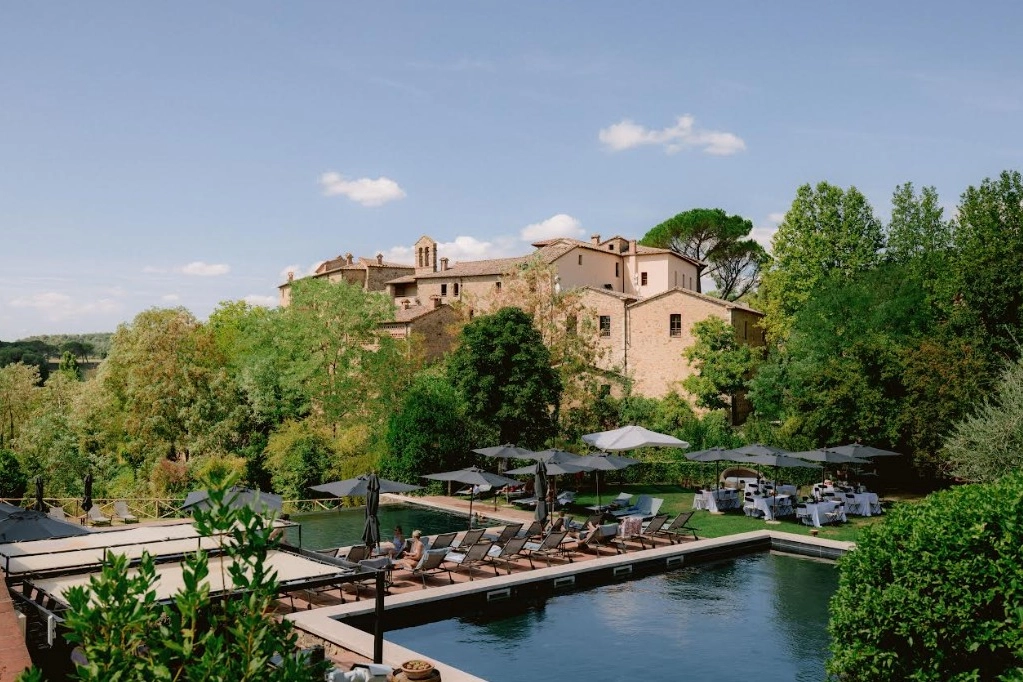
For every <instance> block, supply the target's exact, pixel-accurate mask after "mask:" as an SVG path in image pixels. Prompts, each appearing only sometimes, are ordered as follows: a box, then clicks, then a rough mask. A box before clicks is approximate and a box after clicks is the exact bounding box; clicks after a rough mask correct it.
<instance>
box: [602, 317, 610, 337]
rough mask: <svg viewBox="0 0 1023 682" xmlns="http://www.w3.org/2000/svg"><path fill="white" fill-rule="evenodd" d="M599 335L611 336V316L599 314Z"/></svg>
mask: <svg viewBox="0 0 1023 682" xmlns="http://www.w3.org/2000/svg"><path fill="white" fill-rule="evenodd" d="M600 335H601V336H611V316H610V315H601V316H600Z"/></svg>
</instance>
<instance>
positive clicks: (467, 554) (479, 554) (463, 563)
mask: <svg viewBox="0 0 1023 682" xmlns="http://www.w3.org/2000/svg"><path fill="white" fill-rule="evenodd" d="M489 551H490V543H489V542H477V543H476V544H474V545H473V546H471V547H469V549H467V550H465V551H464V552H448V554H447V556H446V557H445V561H447V562H448V563H452V564H455V568H453V569H451V570H452V571H457V570H459V569H462V568H468V569H469V580H472V572H473V570H474V569H475V568H476V567H477V566H480V565H482V564H483V563H485V562H486V560H487V553H488V552H489ZM450 574H451V571H448V575H449V576H450Z"/></svg>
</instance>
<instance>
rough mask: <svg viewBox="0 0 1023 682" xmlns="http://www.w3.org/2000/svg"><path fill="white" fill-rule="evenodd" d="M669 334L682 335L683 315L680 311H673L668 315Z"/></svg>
mask: <svg viewBox="0 0 1023 682" xmlns="http://www.w3.org/2000/svg"><path fill="white" fill-rule="evenodd" d="M668 335H669V336H675V337H678V336H682V315H680V314H679V313H672V314H671V315H670V316H669V317H668Z"/></svg>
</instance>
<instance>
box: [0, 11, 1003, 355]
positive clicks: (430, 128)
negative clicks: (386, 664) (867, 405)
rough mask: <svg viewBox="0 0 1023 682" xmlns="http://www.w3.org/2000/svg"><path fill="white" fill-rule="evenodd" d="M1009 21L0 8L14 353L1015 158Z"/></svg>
mask: <svg viewBox="0 0 1023 682" xmlns="http://www.w3.org/2000/svg"><path fill="white" fill-rule="evenodd" d="M1021 25H1023V4H1020V3H1014V2H986V3H951V2H935V1H933V0H932V1H930V2H926V3H924V2H899V3H891V2H872V1H861V2H844V3H840V2H826V3H820V2H819V3H810V2H783V1H781V0H779V1H778V2H761V1H755V2H728V3H706V2H704V3H696V2H683V1H681V0H675V1H668V2H635V3H625V2H621V1H618V2H602V1H599V0H587V1H586V2H583V1H579V2H559V3H554V2H533V1H528V0H520V1H518V2H509V3H497V2H486V1H474V2H411V1H409V2H384V1H379V2H372V3H357V2H334V1H331V2H306V1H302V0H296V1H294V2H287V3H280V2H275V3H271V2H258V1H245V2H230V1H224V2H216V3H209V2H187V1H179V2H173V3H139V2H102V3H85V2H71V1H66V2H56V1H55V2H37V3H4V4H3V6H2V7H0V340H6V341H11V340H15V339H18V338H23V337H25V336H29V335H34V334H47V333H86V332H101V331H113V330H114V329H115V328H116V327H117V325H118V324H121V323H124V322H130V321H131V319H132V318H133V317H134V316H135V315H136V314H137V313H138V312H140V311H142V310H145V309H147V308H151V307H171V306H184V307H186V308H188V309H189V310H191V311H192V312H193V313H194V314H195V315H196V316H197V317H199V318H200V319H203V318H205V317H206V316H207V315H208V314H209V313H210V312H211V311H212V310H213V309H214V308H215V307H216V306H217V304H218V303H219V302H221V301H226V300H237V299H244V300H247V301H249V302H250V303H253V304H258V305H273V304H275V302H276V300H277V285H279V284H280V283H281V282H283V281H284V280H285V278H286V276H287V273H288V272H289V271H294V272H295V273H296V276H302V275H304V274H307V273H308V272H309V271H310V269H311V268H314V267H315V265H316V264H317V263H318V262H320V261H323V260H325V259H328V258H333V257H336V256H338V255H340V254H345V253H349V252H350V253H352V254H354V255H355V256H357V257H358V256H366V257H373V256H375V255H376V254H377V253H382V254H384V256H385V258H387V259H388V260H398V261H406V262H411V258H410V254H411V247H412V244H413V243H414V242H415V241H416V240H417V239H418V238H419V237H420V236H421V235H423V234H427V235H429V236H431V237H432V238H434V239H435V240H436V241H437V242H438V243H439V245H440V247H439V252H440V256H447V257H448V258H449V259H450V260H451V261H452V262H456V261H461V260H469V259H478V258H491V257H503V256H508V255H519V254H524V253H527V252H528V251H529V250H530V248H531V247H530V246H529V244H530V242H531V241H534V240H537V239H541V238H545V237H551V236H570V237H576V238H583V239H586V238H588V237H589V236H590V235H591V234H595V233H596V234H601V235H602V236H603V237H605V238H606V237H609V236H612V235H615V234H618V235H622V236H624V237H627V238H641V237H642V236H643V234H644V233H645V232H646V231H647V230H649V229H650V228H651V227H653V226H654V225H656V224H658V223H660V222H661V221H663V220H665V219H667V218H669V217H671V216H672V215H674V214H676V213H679V212H681V211H684V210H687V209H690V208H697V207H718V208H723V209H725V210H726V211H728V212H729V213H735V214H740V215H743V216H745V217H747V218H749V219H750V220H751V221H752V222H753V224H754V225H755V229H754V235H755V236H756V238H757V239H759V240H761V241H762V242H763V243H765V244H769V243H770V237H771V234H772V233H773V231H774V230H775V229H776V227H777V225H778V223H779V222H780V221H781V220H782V218H783V217H784V214H785V212H786V210H787V209H788V207H789V206H790V205H791V202H792V199H793V197H794V196H795V193H796V189H797V188H798V187H799V186H800V185H802V184H805V183H817V182H820V181H825V180H826V181H828V182H831V183H834V184H838V185H841V186H843V187H848V186H850V185H855V186H856V187H858V188H859V189H860V190H861V191H862V192H863V193H864V194H866V196H867V197H868V198H869V199H870V201H871V203H872V204H873V206H874V208H875V211H876V212H877V213H878V215H879V216H880V217H881V218H883V219H884V218H886V216H887V214H888V211H889V210H890V203H889V202H890V196H891V193H892V191H893V190H894V188H895V186H896V185H898V184H900V183H903V182H907V181H911V182H913V183H914V184H916V185H918V186H924V185H933V186H935V187H936V188H937V190H938V192H939V194H940V196H941V200H942V203H943V205H944V206H945V207H946V209H947V211H949V212H952V211H954V209H955V205H956V203H957V201H958V197H959V195H960V194H961V193H962V192H963V190H965V189H966V188H967V187H968V186H970V185H977V184H979V183H980V182H981V181H983V180H984V179H985V178H987V177H993V176H996V175H997V174H998V173H1000V172H1001V171H1003V170H1006V169H1019V168H1020V167H1021V165H1023V164H1021V162H1020V160H1021V158H1023V138H1021V136H1020V131H1021V130H1023V125H1021V124H1023V50H1021V49H1020V48H1019V30H1020V28H1019V27H1020V26H1021Z"/></svg>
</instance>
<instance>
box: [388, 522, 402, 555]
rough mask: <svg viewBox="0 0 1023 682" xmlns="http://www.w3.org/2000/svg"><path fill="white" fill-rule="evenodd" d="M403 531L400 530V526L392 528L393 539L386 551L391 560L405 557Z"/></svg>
mask: <svg viewBox="0 0 1023 682" xmlns="http://www.w3.org/2000/svg"><path fill="white" fill-rule="evenodd" d="M405 544H406V543H405V531H403V530H402V529H401V526H395V527H394V538H393V539H392V540H391V547H389V548H388V549H387V553H388V554H389V555H390V557H391V558H392V559H400V558H401V557H403V556H405V550H406V549H407V548H406V547H405Z"/></svg>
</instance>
